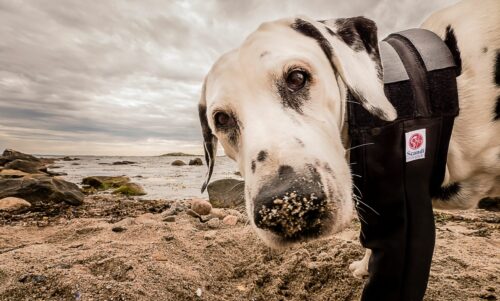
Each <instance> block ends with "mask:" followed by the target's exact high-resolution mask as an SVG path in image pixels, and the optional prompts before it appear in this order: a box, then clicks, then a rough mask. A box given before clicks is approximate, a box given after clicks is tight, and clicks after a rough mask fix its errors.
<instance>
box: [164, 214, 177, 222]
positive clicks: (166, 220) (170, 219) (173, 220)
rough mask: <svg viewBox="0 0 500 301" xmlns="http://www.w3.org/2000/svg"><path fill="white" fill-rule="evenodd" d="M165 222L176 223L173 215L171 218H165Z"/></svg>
mask: <svg viewBox="0 0 500 301" xmlns="http://www.w3.org/2000/svg"><path fill="white" fill-rule="evenodd" d="M163 221H164V222H167V223H173V222H175V216H173V215H169V216H167V217H165V218H164V219H163Z"/></svg>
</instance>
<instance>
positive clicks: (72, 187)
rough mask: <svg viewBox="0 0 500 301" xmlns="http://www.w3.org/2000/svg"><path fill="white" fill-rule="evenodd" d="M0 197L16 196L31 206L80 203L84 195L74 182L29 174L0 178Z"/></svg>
mask: <svg viewBox="0 0 500 301" xmlns="http://www.w3.org/2000/svg"><path fill="white" fill-rule="evenodd" d="M0 187H2V189H0V199H1V198H6V197H17V198H21V199H24V200H26V201H28V202H30V203H31V205H33V206H43V205H46V204H48V203H66V204H70V205H80V204H82V203H83V198H84V195H83V193H82V192H81V190H80V188H78V186H77V185H76V184H73V183H70V182H67V181H64V180H62V179H59V178H53V177H49V176H46V175H31V176H27V177H23V178H7V179H6V178H0Z"/></svg>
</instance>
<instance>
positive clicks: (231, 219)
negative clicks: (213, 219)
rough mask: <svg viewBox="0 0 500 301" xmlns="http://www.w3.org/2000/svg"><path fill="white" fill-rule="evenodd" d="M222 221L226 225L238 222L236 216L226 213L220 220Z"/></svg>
mask: <svg viewBox="0 0 500 301" xmlns="http://www.w3.org/2000/svg"><path fill="white" fill-rule="evenodd" d="M222 223H224V224H225V225H228V226H234V225H236V224H237V223H238V217H237V216H234V215H228V216H226V217H225V218H224V219H223V220H222Z"/></svg>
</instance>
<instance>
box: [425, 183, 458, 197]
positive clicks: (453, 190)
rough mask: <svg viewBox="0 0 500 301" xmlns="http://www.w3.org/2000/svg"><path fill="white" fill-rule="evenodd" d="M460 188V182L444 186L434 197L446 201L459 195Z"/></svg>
mask: <svg viewBox="0 0 500 301" xmlns="http://www.w3.org/2000/svg"><path fill="white" fill-rule="evenodd" d="M460 189H461V187H460V183H458V182H455V183H451V184H449V185H447V186H442V187H441V188H440V189H439V190H438V191H436V192H435V193H434V195H433V196H432V197H434V198H438V199H441V200H444V201H446V200H449V199H451V198H452V197H453V196H455V195H457V194H458V193H459V192H460Z"/></svg>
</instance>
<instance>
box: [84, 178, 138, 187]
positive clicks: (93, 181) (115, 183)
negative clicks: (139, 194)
mask: <svg viewBox="0 0 500 301" xmlns="http://www.w3.org/2000/svg"><path fill="white" fill-rule="evenodd" d="M129 182H130V178H129V177H125V176H116V177H108V176H92V177H86V178H83V180H82V184H84V185H89V186H90V187H93V188H96V189H103V190H106V189H110V188H119V187H120V186H122V185H125V184H127V183H129Z"/></svg>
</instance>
